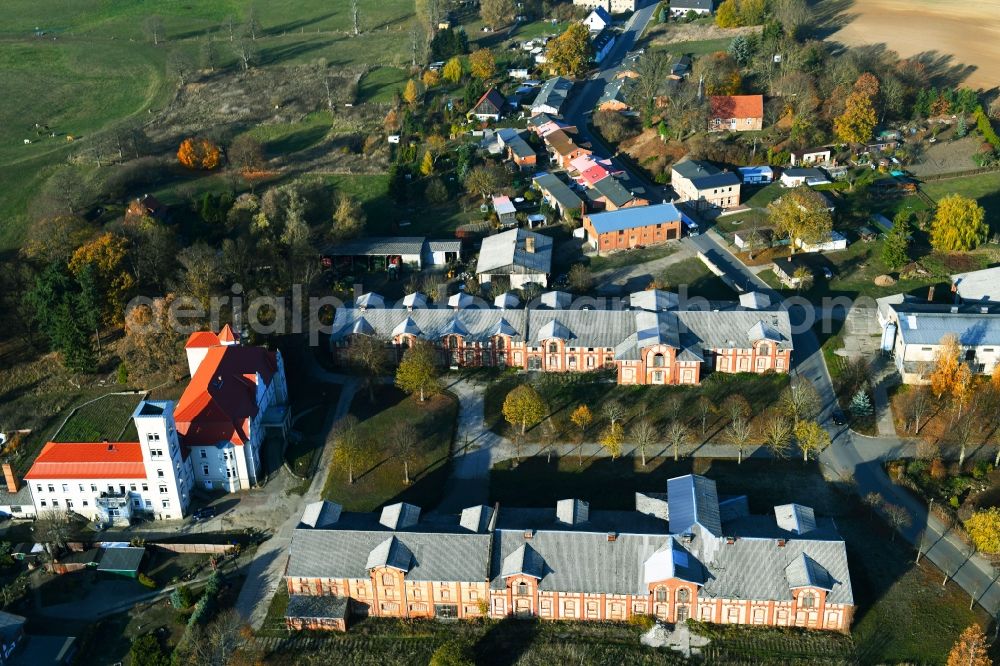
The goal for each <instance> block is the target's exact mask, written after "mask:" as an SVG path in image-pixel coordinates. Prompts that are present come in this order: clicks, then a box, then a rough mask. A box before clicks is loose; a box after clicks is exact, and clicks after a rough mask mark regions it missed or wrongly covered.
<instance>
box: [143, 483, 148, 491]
mask: <svg viewBox="0 0 1000 666" xmlns="http://www.w3.org/2000/svg"><path fill="white" fill-rule="evenodd" d="M142 492H144V493H145V492H149V484H148V483H144V484H142Z"/></svg>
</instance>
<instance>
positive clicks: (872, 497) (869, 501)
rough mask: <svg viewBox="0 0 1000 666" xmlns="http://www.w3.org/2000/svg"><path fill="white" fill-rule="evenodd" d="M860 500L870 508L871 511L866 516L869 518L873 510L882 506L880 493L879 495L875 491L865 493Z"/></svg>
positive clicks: (873, 513)
mask: <svg viewBox="0 0 1000 666" xmlns="http://www.w3.org/2000/svg"><path fill="white" fill-rule="evenodd" d="M861 501H863V502H864V503H865V506H867V507H868V508H869V509H870V510H871V513H870V514H869V516H868V517H869V518H871V517H872V516H874V515H875V511H877V510H878V508H879V507H880V506H882V495H880V494H879V493H877V492H875V491H872V492H870V493H868V494H867V495H865V496H864V497H863V498H861Z"/></svg>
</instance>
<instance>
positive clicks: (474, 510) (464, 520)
mask: <svg viewBox="0 0 1000 666" xmlns="http://www.w3.org/2000/svg"><path fill="white" fill-rule="evenodd" d="M493 515H494V512H493V507H489V506H486V505H483V504H480V505H479V506H470V507H468V508H465V509H462V516H461V517H460V518H459V521H458V523H459V525H461V526H462V527H464V528H465V529H467V530H469V531H470V532H485V531H486V530H487V529H488V528H489V525H490V522H491V521H492V520H493Z"/></svg>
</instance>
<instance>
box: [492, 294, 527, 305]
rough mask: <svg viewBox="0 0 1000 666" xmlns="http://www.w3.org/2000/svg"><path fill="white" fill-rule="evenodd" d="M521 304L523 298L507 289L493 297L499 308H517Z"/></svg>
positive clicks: (494, 303)
mask: <svg viewBox="0 0 1000 666" xmlns="http://www.w3.org/2000/svg"><path fill="white" fill-rule="evenodd" d="M520 304H521V299H520V298H518V297H517V294H515V293H514V292H512V291H507V292H504V293H502V294H500V295H499V296H497V297H496V298H494V299H493V305H494V306H495V307H498V308H502V309H508V308H516V307H517V306H518V305H520Z"/></svg>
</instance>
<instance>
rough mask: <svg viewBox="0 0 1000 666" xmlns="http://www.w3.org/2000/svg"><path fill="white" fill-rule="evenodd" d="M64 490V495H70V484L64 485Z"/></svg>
mask: <svg viewBox="0 0 1000 666" xmlns="http://www.w3.org/2000/svg"><path fill="white" fill-rule="evenodd" d="M62 488H63V492H64V493H68V492H69V484H68V483H64V484H62Z"/></svg>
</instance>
